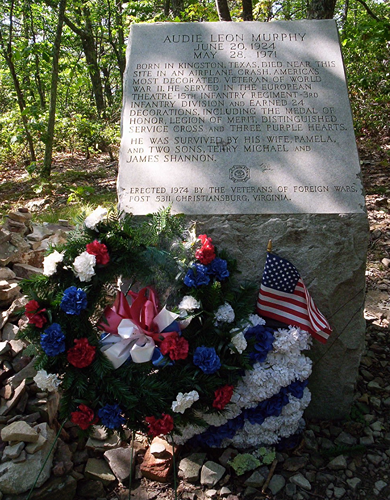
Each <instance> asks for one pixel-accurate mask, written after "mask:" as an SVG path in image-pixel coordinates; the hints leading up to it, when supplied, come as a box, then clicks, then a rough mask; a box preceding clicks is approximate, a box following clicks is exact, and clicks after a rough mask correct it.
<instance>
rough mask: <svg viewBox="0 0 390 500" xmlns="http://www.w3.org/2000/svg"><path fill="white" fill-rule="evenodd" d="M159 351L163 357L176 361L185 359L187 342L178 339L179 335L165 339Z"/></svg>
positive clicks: (181, 338)
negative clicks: (166, 356)
mask: <svg viewBox="0 0 390 500" xmlns="http://www.w3.org/2000/svg"><path fill="white" fill-rule="evenodd" d="M160 351H161V353H162V354H164V356H165V355H166V354H168V356H169V357H170V358H171V359H172V360H174V361H177V360H178V359H186V357H187V356H188V342H187V340H186V339H185V338H184V337H179V334H178V333H176V335H172V336H170V337H167V338H165V339H164V340H163V341H162V342H161V345H160Z"/></svg>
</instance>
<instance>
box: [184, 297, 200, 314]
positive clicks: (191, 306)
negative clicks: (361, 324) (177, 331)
mask: <svg viewBox="0 0 390 500" xmlns="http://www.w3.org/2000/svg"><path fill="white" fill-rule="evenodd" d="M199 308H200V302H199V301H198V300H196V299H195V297H192V296H191V295H185V296H184V297H183V298H182V299H181V302H180V304H179V309H184V310H185V311H194V310H195V309H199Z"/></svg>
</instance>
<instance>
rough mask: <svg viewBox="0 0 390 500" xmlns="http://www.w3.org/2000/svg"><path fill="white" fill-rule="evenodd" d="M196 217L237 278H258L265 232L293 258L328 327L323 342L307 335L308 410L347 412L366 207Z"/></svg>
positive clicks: (358, 335)
mask: <svg viewBox="0 0 390 500" xmlns="http://www.w3.org/2000/svg"><path fill="white" fill-rule="evenodd" d="M194 219H195V218H193V219H192V220H194ZM188 220H191V218H190V217H188ZM196 221H197V233H198V234H202V233H207V235H208V236H210V237H212V238H213V239H214V240H215V242H216V243H218V246H219V247H220V248H224V249H227V250H228V251H229V253H230V255H231V256H233V257H235V258H236V259H237V260H238V263H239V267H240V269H242V270H245V272H244V273H243V274H242V277H241V279H242V280H243V281H245V280H251V281H253V280H255V281H257V282H258V283H259V285H260V280H261V275H262V271H263V267H264V262H265V257H266V249H267V244H268V241H269V239H271V240H272V243H273V251H274V252H275V253H276V254H278V255H279V256H281V257H284V258H286V259H288V260H290V261H291V262H292V263H293V264H294V265H295V267H296V268H297V269H298V271H299V272H300V275H301V277H302V279H303V281H304V283H305V285H306V287H307V288H308V289H309V291H310V294H311V296H312V298H313V300H314V301H315V303H316V305H317V307H318V308H319V309H320V311H321V312H322V313H323V314H324V316H325V317H326V318H327V319H328V321H329V323H330V324H331V326H332V328H333V332H332V335H331V336H330V339H329V340H328V342H327V343H326V344H325V345H322V344H320V343H319V342H317V341H316V340H314V342H313V348H312V350H311V352H310V357H311V358H312V359H313V374H312V376H311V378H310V389H311V392H312V402H311V404H310V406H309V408H308V410H307V411H306V415H308V416H310V417H312V418H324V419H339V418H344V417H346V416H347V415H348V414H349V411H350V407H351V403H352V401H353V396H354V388H355V383H356V379H357V374H358V367H359V362H360V357H361V354H362V351H363V348H364V335H365V321H364V318H363V305H364V294H365V259H366V250H367V243H368V224H367V217H366V215H365V214H348V215H334V214H330V215H329V214H317V215H298V214H292V215H275V216H269V215H242V216H235V215H225V216H211V217H210V216H201V215H200V216H197V217H196ZM254 302H255V299H254Z"/></svg>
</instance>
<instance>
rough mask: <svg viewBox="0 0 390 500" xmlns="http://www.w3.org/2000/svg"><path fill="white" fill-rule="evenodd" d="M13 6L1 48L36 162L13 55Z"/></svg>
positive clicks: (32, 160)
mask: <svg viewBox="0 0 390 500" xmlns="http://www.w3.org/2000/svg"><path fill="white" fill-rule="evenodd" d="M13 7H14V3H13V2H11V6H10V16H9V36H8V41H7V43H6V42H5V41H4V39H3V34H2V32H1V29H0V46H1V49H2V52H3V56H4V59H5V61H6V63H7V66H8V69H9V71H10V73H11V77H12V81H13V84H14V88H15V92H16V97H17V100H18V106H19V110H20V114H21V118H22V123H23V127H24V131H25V134H26V139H27V144H28V148H29V150H30V161H31V162H35V161H37V157H36V155H35V148H34V142H33V138H32V136H31V134H30V131H29V127H28V120H27V116H26V114H25V113H24V111H25V109H26V102H25V99H24V96H23V91H22V87H21V85H20V82H19V78H18V75H17V72H16V68H15V65H14V61H13V57H12V31H13Z"/></svg>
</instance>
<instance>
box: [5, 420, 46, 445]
mask: <svg viewBox="0 0 390 500" xmlns="http://www.w3.org/2000/svg"><path fill="white" fill-rule="evenodd" d="M38 438H39V434H38V432H37V431H36V430H34V429H33V428H32V427H31V426H30V425H28V424H27V423H26V422H24V421H23V420H21V421H18V422H13V423H12V424H9V425H7V426H6V427H4V428H3V429H2V430H1V439H2V440H3V441H8V442H13V441H24V442H25V443H36V442H37V441H38Z"/></svg>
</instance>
